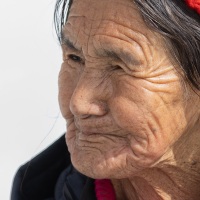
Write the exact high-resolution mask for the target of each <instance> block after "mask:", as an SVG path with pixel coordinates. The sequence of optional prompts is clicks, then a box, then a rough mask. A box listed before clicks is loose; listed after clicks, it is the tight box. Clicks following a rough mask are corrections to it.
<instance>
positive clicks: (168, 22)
mask: <svg viewBox="0 0 200 200" xmlns="http://www.w3.org/2000/svg"><path fill="white" fill-rule="evenodd" d="M72 1H73V0H57V2H56V6H55V12H54V22H55V29H56V33H57V36H58V39H59V41H60V42H61V32H62V28H63V26H64V25H65V22H66V20H67V17H68V14H69V10H70V7H71V5H72ZM133 3H135V4H136V6H137V7H138V10H139V11H140V12H141V14H142V17H143V19H144V21H145V22H146V24H147V25H148V26H149V27H150V28H151V29H154V30H155V31H157V32H159V33H160V34H161V35H163V37H164V38H165V39H166V41H168V42H169V44H170V45H169V46H170V47H171V48H170V53H171V55H172V56H173V58H174V59H175V60H176V62H177V63H178V64H179V66H181V68H182V70H183V72H184V73H185V76H186V78H187V80H188V81H189V83H190V84H192V86H194V87H195V88H196V89H198V90H200V14H198V13H196V12H195V11H194V10H192V9H191V8H189V7H188V6H187V5H186V3H185V1H184V0H134V1H133Z"/></svg>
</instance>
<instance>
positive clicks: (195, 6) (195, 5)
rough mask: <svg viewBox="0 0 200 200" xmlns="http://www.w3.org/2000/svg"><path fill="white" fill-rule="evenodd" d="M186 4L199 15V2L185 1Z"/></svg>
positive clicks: (197, 0)
mask: <svg viewBox="0 0 200 200" xmlns="http://www.w3.org/2000/svg"><path fill="white" fill-rule="evenodd" d="M186 4H187V5H188V6H189V7H190V8H192V9H193V10H195V11H196V12H197V13H198V14H200V0H186Z"/></svg>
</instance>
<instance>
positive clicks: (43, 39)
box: [0, 0, 65, 200]
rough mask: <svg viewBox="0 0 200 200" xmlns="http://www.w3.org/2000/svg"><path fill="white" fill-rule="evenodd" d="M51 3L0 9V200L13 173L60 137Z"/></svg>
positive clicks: (39, 0)
mask: <svg viewBox="0 0 200 200" xmlns="http://www.w3.org/2000/svg"><path fill="white" fill-rule="evenodd" d="M55 1H56V0H34V1H27V0H18V1H16V0H9V1H6V0H5V1H1V3H0V199H1V200H8V199H10V189H11V184H12V180H13V176H14V174H15V172H16V170H17V168H18V167H19V166H20V165H21V164H23V163H24V162H26V161H27V160H29V159H30V158H31V157H33V156H34V155H35V154H37V153H38V152H40V151H41V150H42V149H44V148H45V147H46V146H48V145H49V144H50V143H52V142H53V141H54V140H56V139H57V138H58V137H60V136H61V135H62V133H63V132H64V131H65V122H64V120H63V119H62V117H61V114H59V107H58V103H57V93H58V91H57V76H58V72H59V67H60V64H61V50H60V47H59V45H58V42H57V38H56V36H55V32H54V28H53V10H54V5H55ZM54 124H55V126H54ZM53 126H54V128H53V130H52V131H50V130H51V129H52V127H53Z"/></svg>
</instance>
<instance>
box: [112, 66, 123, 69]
mask: <svg viewBox="0 0 200 200" xmlns="http://www.w3.org/2000/svg"><path fill="white" fill-rule="evenodd" d="M113 70H122V68H121V67H120V66H119V65H115V66H113Z"/></svg>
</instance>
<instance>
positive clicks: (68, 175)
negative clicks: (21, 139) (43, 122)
mask: <svg viewBox="0 0 200 200" xmlns="http://www.w3.org/2000/svg"><path fill="white" fill-rule="evenodd" d="M11 200H96V196H95V191H94V180H93V179H91V178H88V177H86V176H84V175H83V174H81V173H79V172H78V171H77V170H76V169H75V168H74V167H73V166H72V164H71V160H70V154H69V152H68V150H67V146H66V143H65V137H64V136H62V137H61V138H60V139H58V140H57V141H56V142H55V143H53V144H52V145H51V146H50V147H48V148H47V149H46V150H44V151H43V152H42V153H40V154H39V155H37V156H36V157H35V158H33V159H32V160H31V161H29V162H28V163H26V164H25V165H23V166H22V167H20V168H19V170H18V171H17V173H16V176H15V178H14V181H13V187H12V192H11Z"/></svg>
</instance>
